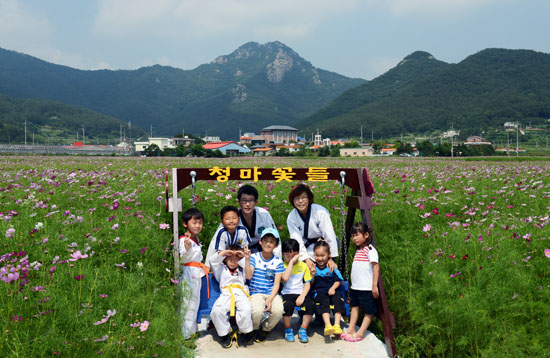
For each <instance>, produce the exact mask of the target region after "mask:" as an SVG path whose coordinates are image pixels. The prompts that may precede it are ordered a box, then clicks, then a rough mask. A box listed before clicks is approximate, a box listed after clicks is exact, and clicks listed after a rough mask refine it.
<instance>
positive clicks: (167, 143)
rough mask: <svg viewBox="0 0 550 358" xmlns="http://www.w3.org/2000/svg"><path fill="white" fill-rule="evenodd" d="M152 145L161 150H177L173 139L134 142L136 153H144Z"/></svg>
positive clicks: (159, 138)
mask: <svg viewBox="0 0 550 358" xmlns="http://www.w3.org/2000/svg"><path fill="white" fill-rule="evenodd" d="M151 144H156V145H157V146H158V147H159V148H160V150H165V149H166V148H170V149H172V148H176V145H175V144H174V139H173V138H161V137H157V138H147V141H146V142H145V141H144V142H134V146H135V150H136V152H143V151H145V149H146V148H147V147H148V146H150V145H151Z"/></svg>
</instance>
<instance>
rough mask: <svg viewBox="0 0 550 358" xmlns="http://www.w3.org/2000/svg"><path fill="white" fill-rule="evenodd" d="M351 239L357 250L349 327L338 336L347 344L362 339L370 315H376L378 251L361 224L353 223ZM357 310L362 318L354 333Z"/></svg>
mask: <svg viewBox="0 0 550 358" xmlns="http://www.w3.org/2000/svg"><path fill="white" fill-rule="evenodd" d="M351 238H352V240H353V243H354V244H355V246H357V251H356V252H355V256H354V257H353V264H352V266H351V291H350V296H351V313H350V320H349V328H348V330H347V332H346V333H345V334H344V335H343V336H342V337H343V338H344V339H345V340H346V341H348V342H358V341H360V340H362V339H363V336H364V335H365V333H366V331H367V328H369V324H370V322H371V321H372V317H373V316H374V314H376V313H377V312H378V307H377V302H376V299H377V298H378V276H379V274H380V267H379V266H378V252H377V251H376V249H375V248H374V247H373V246H372V245H371V230H370V228H369V227H368V226H367V225H366V224H365V223H362V222H358V223H355V224H353V226H352V227H351ZM359 307H361V308H362V309H363V312H364V313H365V316H364V317H363V323H361V327H360V328H359V330H358V331H356V330H355V324H356V323H357V319H358V318H359Z"/></svg>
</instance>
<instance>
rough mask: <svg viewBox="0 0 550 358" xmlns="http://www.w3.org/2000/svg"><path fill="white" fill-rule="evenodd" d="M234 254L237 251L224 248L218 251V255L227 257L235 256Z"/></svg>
mask: <svg viewBox="0 0 550 358" xmlns="http://www.w3.org/2000/svg"><path fill="white" fill-rule="evenodd" d="M234 254H235V253H234V252H233V251H232V250H222V251H220V252H219V253H218V255H220V256H225V257H229V256H233V255H234Z"/></svg>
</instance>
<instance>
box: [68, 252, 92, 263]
mask: <svg viewBox="0 0 550 358" xmlns="http://www.w3.org/2000/svg"><path fill="white" fill-rule="evenodd" d="M86 257H88V255H87V254H82V253H81V252H80V250H76V252H73V253H72V254H71V258H70V259H69V261H78V260H80V259H85V258H86Z"/></svg>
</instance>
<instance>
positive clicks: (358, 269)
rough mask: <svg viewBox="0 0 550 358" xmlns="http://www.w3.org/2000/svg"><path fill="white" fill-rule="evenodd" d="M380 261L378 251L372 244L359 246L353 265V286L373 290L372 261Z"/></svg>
mask: <svg viewBox="0 0 550 358" xmlns="http://www.w3.org/2000/svg"><path fill="white" fill-rule="evenodd" d="M373 262H378V251H376V249H375V248H374V246H372V245H365V246H364V247H362V248H358V249H357V251H356V252H355V256H354V257H353V264H352V265H351V288H352V289H354V290H360V291H372V263H373Z"/></svg>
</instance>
